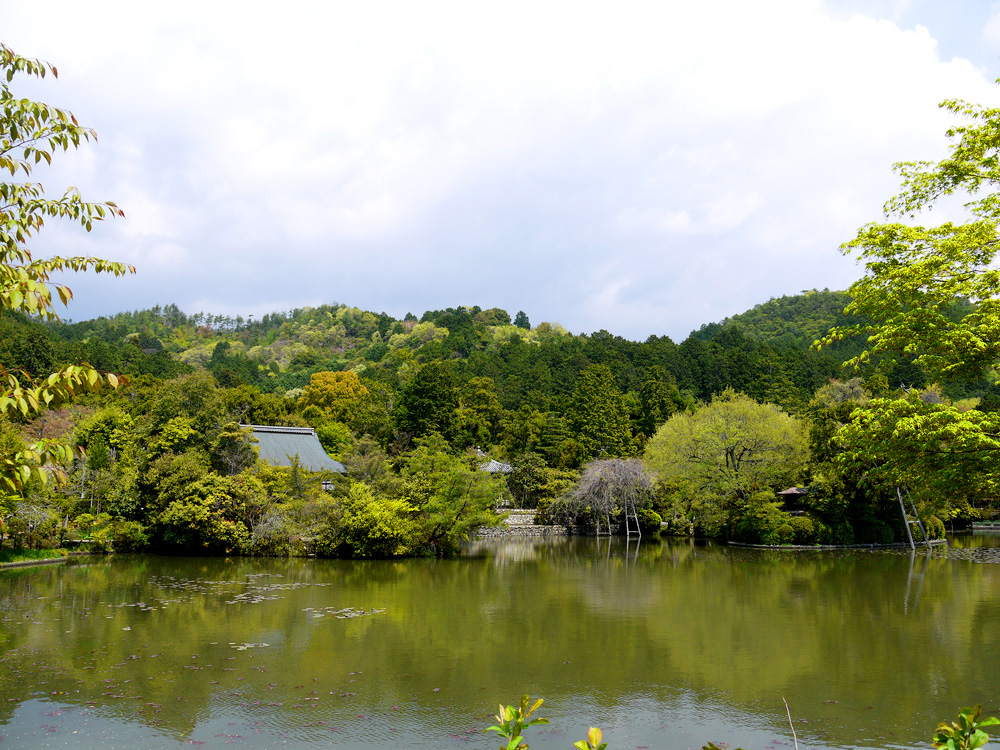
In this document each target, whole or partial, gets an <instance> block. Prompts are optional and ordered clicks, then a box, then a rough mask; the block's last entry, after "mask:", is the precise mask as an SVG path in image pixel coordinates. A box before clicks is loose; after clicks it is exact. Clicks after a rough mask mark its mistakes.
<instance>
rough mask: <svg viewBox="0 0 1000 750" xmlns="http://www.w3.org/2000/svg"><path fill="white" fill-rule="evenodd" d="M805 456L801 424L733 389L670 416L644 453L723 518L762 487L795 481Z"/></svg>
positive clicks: (662, 473)
mask: <svg viewBox="0 0 1000 750" xmlns="http://www.w3.org/2000/svg"><path fill="white" fill-rule="evenodd" d="M807 458H808V441H807V434H806V428H805V426H804V425H803V423H802V422H800V421H799V420H797V419H796V418H795V417H792V416H789V415H788V414H785V413H784V412H783V411H782V410H781V408H780V407H778V406H775V405H774V404H759V403H757V402H756V401H754V400H752V399H750V398H748V397H747V396H744V395H743V394H740V393H736V392H735V391H733V390H732V389H726V390H725V391H724V392H723V393H721V394H719V395H718V396H716V397H715V398H714V399H712V403H710V404H708V405H706V406H702V407H701V408H700V409H698V410H697V411H696V412H695V413H694V414H690V413H687V412H679V413H677V414H674V415H673V416H672V417H670V419H668V420H667V422H666V423H665V424H664V425H663V426H662V427H661V428H660V429H659V430H657V432H656V435H654V436H653V438H652V440H650V441H649V443H648V444H647V446H646V455H645V459H646V464H647V466H648V467H649V468H650V469H651V470H652V471H653V472H654V473H655V474H657V475H658V476H659V477H660V478H661V479H663V480H666V481H679V482H682V483H683V484H685V485H686V486H687V487H688V491H689V492H690V493H691V494H695V495H698V496H700V497H701V498H703V499H704V500H705V501H707V502H708V504H709V510H711V511H713V512H718V511H721V512H722V515H723V516H726V515H727V514H728V512H729V510H731V509H732V508H735V507H738V506H739V505H740V504H746V503H748V502H749V501H750V499H751V497H752V496H753V495H754V494H755V493H757V492H760V491H761V490H768V489H774V488H776V487H778V486H779V485H788V484H791V483H792V482H793V481H795V480H796V479H797V478H798V476H799V474H800V473H801V472H802V471H803V469H804V468H805V464H806V460H807ZM734 501H735V502H734Z"/></svg>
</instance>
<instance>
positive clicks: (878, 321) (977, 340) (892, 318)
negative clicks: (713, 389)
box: [816, 100, 1000, 379]
mask: <svg viewBox="0 0 1000 750" xmlns="http://www.w3.org/2000/svg"><path fill="white" fill-rule="evenodd" d="M941 106H942V107H943V108H945V109H947V110H949V111H951V112H954V113H955V114H958V115H962V116H963V117H965V118H967V119H968V120H970V121H971V124H969V125H963V126H958V127H954V128H951V129H950V130H948V132H947V135H948V137H949V138H950V139H951V140H952V144H951V153H950V155H949V156H948V157H947V158H945V159H943V160H942V161H940V162H938V163H936V164H933V163H930V162H903V163H899V164H896V165H895V170H896V171H897V172H898V173H900V174H901V175H902V176H903V185H902V187H903V189H902V191H901V192H900V194H899V195H897V196H895V197H894V198H891V199H890V200H889V201H888V202H887V203H886V206H885V213H886V217H887V218H893V217H896V218H897V219H905V218H907V217H909V218H911V219H912V218H915V215H916V214H917V213H918V212H920V211H924V210H929V209H930V208H931V207H932V204H933V203H934V202H935V201H936V200H937V199H939V198H941V197H942V196H945V195H950V194H953V193H964V194H966V195H967V197H969V198H970V200H969V202H968V203H966V208H967V209H968V211H969V220H968V221H966V222H965V223H953V222H946V223H944V224H941V225H939V226H933V227H925V226H921V225H917V224H908V223H903V222H902V221H898V220H897V221H891V222H887V223H872V224H867V225H865V226H863V227H861V229H859V230H858V234H857V236H856V237H855V238H854V239H853V240H851V241H850V242H847V243H845V244H844V245H843V247H842V249H843V251H844V253H845V254H854V255H856V256H857V258H858V260H859V262H864V264H865V275H864V277H862V278H861V279H860V280H859V281H857V282H856V283H855V284H853V285H852V286H851V288H850V290H849V294H850V296H851V298H852V301H851V302H850V304H848V306H847V308H846V309H845V312H847V313H849V314H852V315H855V316H857V317H858V318H859V319H861V320H863V321H864V322H859V323H857V324H855V325H852V326H845V327H840V328H834V329H833V330H832V331H830V333H829V334H827V336H826V337H825V338H823V339H822V340H820V341H818V342H816V346H824V345H829V344H830V343H832V342H834V341H838V340H840V339H843V338H845V337H851V336H864V337H866V338H867V343H868V347H867V349H866V350H865V351H864V352H862V353H861V354H860V355H859V356H858V357H856V358H854V359H852V360H851V361H850V362H849V363H848V364H850V365H854V366H855V367H858V366H860V365H862V364H863V363H865V362H867V361H868V360H869V359H870V358H871V357H873V356H880V357H886V358H890V359H892V358H895V357H899V356H903V357H906V358H910V359H913V360H914V361H916V362H917V364H919V365H920V366H921V367H923V368H924V369H925V370H926V371H927V372H928V374H929V375H931V377H932V378H933V379H963V378H974V377H978V376H979V375H981V374H983V373H984V372H986V371H987V370H989V368H991V367H993V366H994V365H995V364H996V362H997V360H998V359H1000V299H998V296H1000V270H998V269H997V268H996V267H995V265H994V260H995V258H996V252H997V247H998V245H997V222H998V220H1000V196H998V194H997V188H998V186H1000V109H986V108H983V107H978V106H975V105H971V104H967V103H965V102H962V101H957V100H951V101H946V102H944V103H943V104H942V105H941ZM962 302H968V303H971V304H972V305H973V306H974V309H973V311H972V312H971V313H970V314H968V315H965V316H964V317H963V316H961V315H957V314H956V310H955V308H956V305H957V304H958V303H962Z"/></svg>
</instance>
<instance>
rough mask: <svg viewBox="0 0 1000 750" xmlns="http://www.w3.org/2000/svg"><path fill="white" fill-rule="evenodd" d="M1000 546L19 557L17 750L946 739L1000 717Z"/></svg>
mask: <svg viewBox="0 0 1000 750" xmlns="http://www.w3.org/2000/svg"><path fill="white" fill-rule="evenodd" d="M998 543H1000V534H995V535H992V536H987V535H982V536H971V535H969V536H965V537H956V538H953V539H952V540H951V541H950V545H949V548H948V549H944V548H937V549H935V550H933V551H931V552H925V551H922V550H918V552H917V553H916V554H915V555H911V554H910V552H909V551H908V550H906V551H893V552H887V551H879V552H874V551H829V552H819V551H812V552H794V553H789V552H772V551H759V550H747V549H737V548H729V547H726V546H722V545H719V544H714V543H697V542H693V541H687V540H684V541H676V542H671V541H664V542H662V543H661V542H659V541H658V540H648V539H647V540H645V541H643V542H642V543H641V544H638V545H637V544H636V542H635V541H632V542H631V543H630V544H629V543H627V542H626V541H625V540H622V539H613V540H608V539H601V540H598V539H592V538H571V539H548V540H543V539H534V540H527V541H507V542H503V541H496V542H481V543H478V544H475V545H473V546H472V547H471V548H470V549H469V555H468V556H467V557H465V558H461V559H455V560H406V561H372V562H361V561H342V560H303V559H291V560H288V559H246V558H230V559H223V558H173V557H156V556H124V555H123V556H117V557H87V558H77V559H74V560H71V561H70V562H68V563H67V564H63V565H56V566H48V567H35V568H30V569H15V570H4V571H0V738H2V740H0V741H2V744H3V746H4V747H12V748H60V747H72V748H115V747H122V748H136V747H142V748H160V747H164V748H167V747H179V746H185V747H186V746H189V745H194V746H199V745H203V744H206V745H208V746H210V747H216V746H222V745H223V744H226V745H229V744H231V745H233V746H235V747H242V748H265V747H266V748H272V747H279V746H288V747H324V746H331V747H337V748H361V747H365V748H394V749H395V748H414V749H417V748H431V747H434V748H439V747H450V746H454V747H466V748H483V749H485V748H496V747H498V746H499V744H500V743H499V741H498V740H497V738H496V735H494V734H492V733H491V734H489V735H484V734H483V731H482V730H483V729H484V728H485V727H486V726H488V725H489V724H490V723H492V721H491V714H492V713H494V712H495V711H496V708H497V704H498V703H499V702H500V701H503V702H505V703H507V702H514V701H515V700H516V699H517V698H518V697H519V696H520V695H521V694H523V693H526V692H527V693H530V694H531V695H532V696H542V697H544V698H545V705H544V706H543V708H542V709H541V710H540V714H541V715H543V716H546V717H548V718H550V719H551V720H552V724H551V725H549V726H547V727H546V726H541V727H533V728H531V729H529V730H528V732H527V734H528V737H527V739H528V741H529V742H530V744H531V747H532V748H534V750H545V749H550V748H563V749H564V750H565V749H568V748H571V746H572V742H573V741H575V740H578V739H581V738H583V737H584V735H585V734H586V730H587V727H588V726H590V725H596V726H600V727H602V728H603V729H604V731H605V739H606V740H608V741H609V743H610V748H612V749H613V750H622V749H624V748H700V747H701V746H702V745H703V744H705V743H706V742H708V741H713V742H716V743H723V742H726V743H729V745H731V746H732V747H736V746H737V745H739V746H742V747H745V748H747V749H748V750H749V749H750V748H767V749H768V750H778V749H781V748H786V747H790V746H791V743H792V735H791V731H790V729H789V722H788V717H787V715H786V709H785V705H784V703H783V699H784V700H787V702H788V706H789V710H790V712H791V716H792V719H793V721H794V726H795V729H796V732H797V734H798V738H799V742H800V743H801V744H802V745H803V746H805V747H907V748H910V747H928V746H929V737H930V735H931V733H932V731H933V728H934V726H935V725H936V723H937V722H938V721H940V720H942V719H946V718H947V719H951V718H954V716H955V715H956V713H957V709H958V707H959V706H962V705H968V704H974V703H983V704H984V706H985V708H986V709H987V710H988V711H993V712H995V711H997V710H998V707H997V696H998V695H1000V670H997V669H996V664H998V663H1000V547H997V544H998Z"/></svg>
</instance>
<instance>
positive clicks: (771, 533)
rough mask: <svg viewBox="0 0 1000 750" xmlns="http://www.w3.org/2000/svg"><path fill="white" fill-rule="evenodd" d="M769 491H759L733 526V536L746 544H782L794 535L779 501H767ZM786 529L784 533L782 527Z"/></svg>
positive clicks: (790, 539) (789, 540) (788, 541)
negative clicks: (759, 493)
mask: <svg viewBox="0 0 1000 750" xmlns="http://www.w3.org/2000/svg"><path fill="white" fill-rule="evenodd" d="M767 497H769V493H761V495H760V496H757V497H755V498H753V501H752V502H750V503H748V504H747V506H746V507H745V508H744V509H743V510H742V511H741V513H740V515H739V520H738V521H737V522H736V524H735V525H734V527H733V538H734V539H736V540H737V541H740V542H746V543H748V544H784V543H790V542H791V541H792V540H793V539H794V537H795V529H794V528H793V527H792V526H791V524H790V523H789V521H790V519H789V516H788V514H787V513H785V512H784V511H783V510H782V509H781V504H780V503H774V502H768V501H767ZM783 528H785V529H787V530H786V531H785V532H784V533H783V532H782V529H783Z"/></svg>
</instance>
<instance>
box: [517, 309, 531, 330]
mask: <svg viewBox="0 0 1000 750" xmlns="http://www.w3.org/2000/svg"><path fill="white" fill-rule="evenodd" d="M514 325H515V326H516V327H517V328H523V329H524V330H526V331H530V330H531V322H530V321H529V320H528V315H527V313H525V312H524V310H518V311H517V315H515V316H514Z"/></svg>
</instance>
